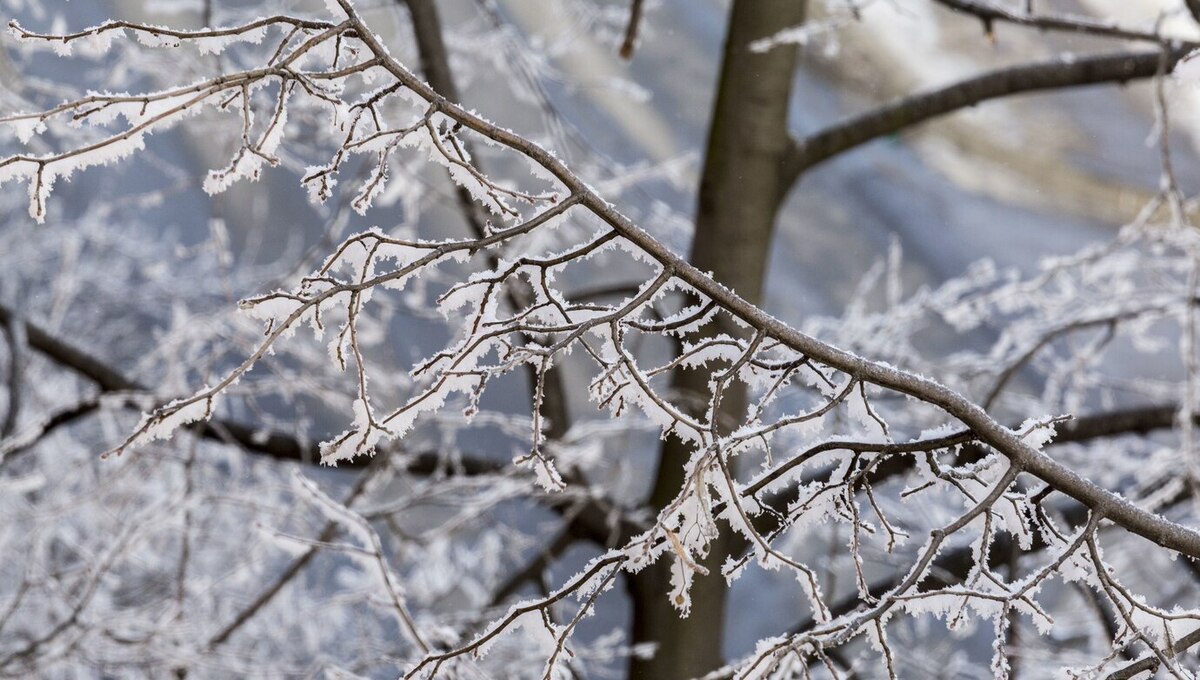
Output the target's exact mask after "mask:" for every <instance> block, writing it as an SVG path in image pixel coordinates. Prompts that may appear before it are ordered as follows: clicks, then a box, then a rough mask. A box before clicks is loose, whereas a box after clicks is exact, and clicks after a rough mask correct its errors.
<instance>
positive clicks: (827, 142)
mask: <svg viewBox="0 0 1200 680" xmlns="http://www.w3.org/2000/svg"><path fill="white" fill-rule="evenodd" d="M1194 47H1195V46H1194V45H1189V46H1186V47H1185V46H1180V45H1174V46H1172V47H1171V48H1169V49H1167V50H1166V51H1165V52H1164V51H1162V50H1147V51H1142V52H1117V53H1112V54H1099V55H1093V56H1087V57H1077V56H1074V55H1066V56H1062V57H1058V58H1056V59H1051V60H1049V61H1044V62H1039V63H1034V64H1025V65H1021V66H1010V67H1006V68H1002V69H999V70H996V71H991V72H988V73H984V74H982V75H978V76H975V77H972V78H968V79H966V80H961V81H959V82H956V83H951V84H950V85H946V86H944V87H941V88H938V89H936V90H931V91H929V92H924V93H920V94H914V95H911V96H908V97H903V98H901V99H898V100H896V101H893V102H891V103H888V104H884V105H883V106H880V107H878V108H876V109H873V110H871V111H867V112H865V113H861V114H859V115H857V116H853V117H851V118H850V119H848V120H845V121H842V122H840V123H835V124H834V125H832V126H830V127H827V128H825V129H824V130H821V131H819V132H816V133H814V134H812V135H809V136H808V137H806V138H804V139H802V140H798V141H796V142H795V143H794V144H793V146H792V150H791V153H790V154H789V155H788V156H787V158H786V159H785V160H784V169H783V173H784V181H783V183H782V185H781V186H783V187H784V192H785V193H786V191H787V190H788V189H790V188H791V187H792V186H793V185H794V184H795V183H796V181H797V180H798V179H800V176H801V175H802V174H804V172H805V171H806V170H808V169H809V168H811V167H813V166H814V165H817V164H818V163H821V162H823V161H826V160H828V159H830V158H832V157H834V156H837V155H839V154H841V153H842V152H845V151H848V150H850V149H853V148H855V147H857V146H860V145H862V144H865V143H867V142H870V141H872V140H874V139H878V138H880V137H884V136H886V135H890V134H893V133H896V132H900V131H901V130H906V129H908V128H910V127H912V126H914V125H918V124H920V123H924V122H925V121H928V120H931V119H933V118H937V117H938V116H943V115H945V114H947V113H952V112H954V111H958V110H959V109H964V108H967V107H971V106H975V105H976V104H979V103H981V102H984V101H987V100H990V99H999V98H1001V97H1008V96H1011V95H1016V94H1023V93H1028V92H1041V91H1046V90H1059V89H1063V88H1068V87H1081V86H1085V85H1097V84H1101V83H1126V82H1129V81H1131V80H1138V79H1144V78H1150V77H1153V76H1154V75H1156V74H1158V73H1170V72H1171V71H1172V70H1173V69H1174V68H1175V65H1176V64H1178V63H1179V62H1180V60H1182V59H1183V58H1184V57H1185V56H1187V55H1188V54H1189V53H1190V52H1191V51H1192V50H1193V49H1194ZM1164 57H1165V61H1164Z"/></svg>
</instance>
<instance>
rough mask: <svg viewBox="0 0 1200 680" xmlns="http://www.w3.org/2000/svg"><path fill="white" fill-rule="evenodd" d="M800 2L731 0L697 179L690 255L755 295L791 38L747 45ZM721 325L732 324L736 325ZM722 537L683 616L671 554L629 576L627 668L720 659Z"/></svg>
mask: <svg viewBox="0 0 1200 680" xmlns="http://www.w3.org/2000/svg"><path fill="white" fill-rule="evenodd" d="M804 5H805V3H804V0H736V1H735V2H734V3H733V6H732V8H731V11H730V17H729V29H728V35H727V37H726V42H725V51H724V60H723V63H722V67H721V78H720V82H719V84H718V86H717V94H716V102H715V105H714V107H713V118H712V123H711V126H710V129H709V137H708V146H707V150H706V154H705V160H704V171H703V176H702V178H701V181H700V191H699V201H698V206H697V210H696V232H695V237H694V240H693V242H692V253H691V260H692V262H693V263H694V264H695V265H696V266H697V267H699V268H700V269H701V270H706V271H711V272H712V274H713V276H714V277H715V278H716V280H717V281H719V282H721V283H723V284H725V285H726V286H729V287H731V288H733V289H734V290H735V291H737V292H738V293H739V294H740V295H741V296H742V297H744V298H745V299H746V300H748V301H750V302H752V303H755V304H758V303H760V302H761V301H762V288H763V280H764V278H765V274H766V264H767V256H768V253H769V251H770V245H771V237H772V233H773V231H774V225H775V217H776V213H777V212H778V209H779V201H780V197H781V196H782V195H783V194H784V193H785V189H786V183H785V178H784V173H783V169H784V161H785V159H786V158H787V155H788V151H789V148H790V137H789V136H788V130H787V111H788V100H789V99H790V95H791V85H792V81H793V75H794V70H795V61H796V47H795V46H794V45H782V46H778V47H775V48H774V49H771V50H769V51H767V52H753V51H751V50H750V47H749V46H750V44H751V43H752V42H754V41H756V40H759V39H761V38H767V37H770V36H773V35H775V34H776V33H778V32H779V31H781V30H783V29H787V28H791V27H794V26H798V25H800V24H801V23H802V22H803V21H804ZM720 330H722V331H724V332H727V333H736V332H738V331H737V330H736V329H734V328H722V329H720ZM708 380H709V372H708V371H702V370H701V371H696V370H693V371H680V372H679V373H677V374H676V376H675V377H674V387H675V388H676V390H677V393H678V394H681V395H687V394H700V395H706V394H707V392H708ZM684 398H685V399H686V396H685V397H684ZM745 410H746V395H745V392H744V390H743V389H740V387H739V389H731V390H728V391H727V392H726V393H725V395H724V397H723V399H722V409H721V411H722V414H724V415H726V416H727V417H728V418H730V419H733V420H737V419H740V418H741V416H742V414H743V413H744V412H745ZM691 454H692V450H691V447H690V446H688V445H686V444H684V443H682V442H681V441H679V440H677V439H674V438H671V439H669V440H668V441H667V442H666V443H665V444H664V446H663V449H662V453H661V456H660V459H659V465H658V472H657V476H656V479H655V484H654V490H653V492H652V495H651V504H652V505H653V507H654V508H655V509H656V510H659V509H661V508H663V507H664V506H665V505H666V504H668V503H670V501H671V500H672V499H673V498H674V496H675V494H676V493H678V491H679V489H680V487H681V485H682V484H683V466H684V464H685V463H686V462H687V460H688V458H689V457H690V456H691ZM730 540H731V539H729V538H725V539H722V540H718V541H717V542H716V543H715V544H714V545H712V546H710V552H709V556H708V558H707V559H705V560H704V561H703V562H702V566H704V567H705V568H707V569H708V571H709V575H708V576H700V575H697V576H696V578H695V581H694V583H693V586H692V593H691V597H692V608H691V613H690V615H689V616H688V617H687V618H686V619H681V618H679V613H678V612H677V611H676V610H675V608H674V607H673V606H672V604H671V602H670V601H669V599H668V593H669V592H670V585H669V584H670V577H671V569H672V568H673V567H674V561H673V560H668V559H663V560H660V562H659V563H658V564H656V565H654V566H651V567H648V568H647V569H645V570H644V571H642V572H641V573H639V574H637V575H636V576H635V577H633V578H632V579H631V583H630V591H631V596H632V598H631V599H632V600H633V640H634V642H635V643H655V644H656V645H657V651H656V653H655V654H654V656H653V657H651V658H649V659H634V660H633V661H632V662H631V665H630V677H631V678H645V679H647V680H649V679H654V680H671V679H673V678H693V677H697V676H700V675H703V674H704V673H707V672H708V671H711V670H713V669H715V668H718V667H720V666H721V665H723V663H724V660H723V656H722V652H721V648H722V638H723V627H724V623H725V604H726V594H727V586H726V584H725V580H724V578H723V577H722V576H721V568H720V567H721V563H722V562H723V561H724V556H725V555H726V553H727V552H728V543H729V541H730ZM733 540H736V539H733ZM676 568H677V567H676Z"/></svg>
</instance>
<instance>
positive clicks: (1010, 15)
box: [933, 0, 1197, 49]
mask: <svg viewBox="0 0 1200 680" xmlns="http://www.w3.org/2000/svg"><path fill="white" fill-rule="evenodd" d="M1186 1H1187V2H1188V3H1189V5H1190V4H1191V3H1193V2H1195V0H1186ZM933 2H935V3H937V4H939V5H941V6H943V7H945V8H947V9H949V10H951V11H954V12H961V13H963V14H969V15H971V16H973V17H975V18H977V19H979V20H980V21H982V22H984V24H985V25H986V26H989V27H990V25H991V24H992V23H994V22H998V21H999V22H1004V23H1009V24H1015V25H1018V26H1027V27H1029V28H1036V29H1039V30H1043V31H1058V32H1062V33H1081V34H1085V35H1094V36H1098V37H1103V38H1119V39H1121V40H1134V41H1139V42H1152V43H1158V44H1162V45H1173V46H1183V45H1190V46H1191V48H1192V49H1194V48H1195V47H1197V44H1196V43H1192V42H1185V41H1180V40H1175V39H1173V38H1168V37H1167V36H1163V35H1160V34H1158V33H1154V32H1150V31H1139V30H1137V29H1132V28H1124V27H1121V26H1118V25H1116V24H1114V23H1111V22H1100V21H1093V20H1091V19H1087V18H1083V17H1066V16H1053V15H1045V14H1032V13H1018V12H1014V11H1012V10H1010V9H1008V8H1006V7H1001V6H997V5H994V4H992V3H990V2H980V0H933Z"/></svg>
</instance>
